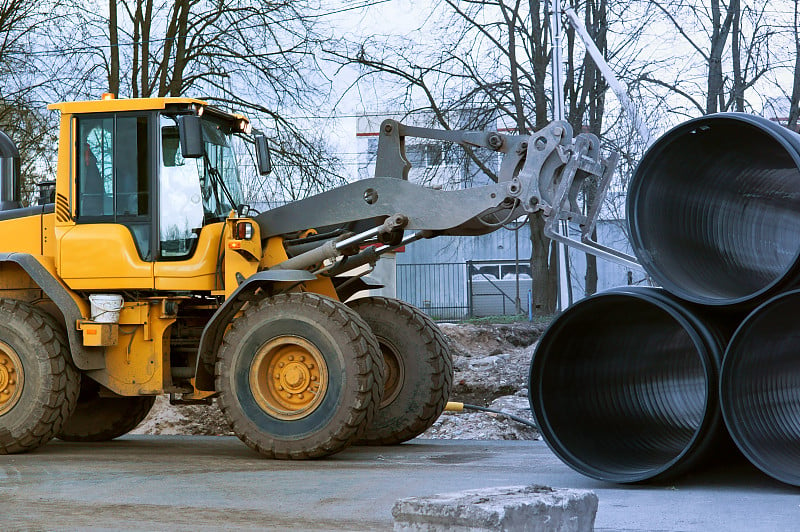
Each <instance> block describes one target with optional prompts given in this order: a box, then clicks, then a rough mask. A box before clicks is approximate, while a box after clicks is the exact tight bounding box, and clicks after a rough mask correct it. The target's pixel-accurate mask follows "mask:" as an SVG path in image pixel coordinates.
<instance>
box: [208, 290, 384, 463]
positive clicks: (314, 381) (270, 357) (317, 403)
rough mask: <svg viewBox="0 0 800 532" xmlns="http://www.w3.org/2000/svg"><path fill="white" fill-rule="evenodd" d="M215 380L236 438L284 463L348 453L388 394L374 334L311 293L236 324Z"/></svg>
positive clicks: (282, 299) (276, 302)
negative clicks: (385, 394)
mask: <svg viewBox="0 0 800 532" xmlns="http://www.w3.org/2000/svg"><path fill="white" fill-rule="evenodd" d="M215 374H216V389H217V390H218V391H219V392H220V398H219V404H220V408H221V409H222V412H223V413H224V414H225V416H226V418H227V419H228V421H229V423H230V424H231V429H232V430H233V432H234V433H235V434H236V435H237V436H238V437H239V439H241V440H242V441H243V442H244V443H245V444H247V445H248V446H249V447H251V448H252V449H254V450H256V451H258V452H259V453H261V454H263V455H264V456H267V457H270V458H279V459H306V458H318V457H322V456H326V455H330V454H333V453H336V452H339V451H341V450H342V449H344V448H345V447H347V446H348V445H350V443H351V442H352V441H354V440H355V439H356V438H357V437H358V436H359V434H360V432H361V431H362V430H363V429H364V427H365V426H366V425H367V424H368V423H369V422H370V421H371V420H372V418H373V417H374V415H375V412H376V410H377V408H378V405H379V403H380V398H381V393H382V390H383V365H382V359H381V354H380V350H379V348H378V342H377V340H376V339H375V337H374V336H373V334H372V332H371V331H370V329H369V327H368V326H367V325H366V324H365V323H364V322H363V320H361V318H359V317H358V315H357V314H356V313H355V312H353V311H351V310H350V309H348V308H347V307H346V306H345V305H343V304H341V303H339V302H338V301H334V300H332V299H329V298H326V297H323V296H319V295H317V294H308V293H302V294H301V293H292V294H281V295H278V296H275V297H272V298H268V299H264V300H262V301H259V302H257V303H254V304H253V305H252V306H251V307H249V308H248V309H247V310H246V311H245V312H244V314H243V315H242V316H241V317H239V318H237V319H236V320H234V321H233V323H232V324H231V328H230V329H229V330H228V332H227V333H226V334H225V337H224V339H223V342H222V346H221V348H220V351H219V356H218V359H217V364H216V367H215Z"/></svg>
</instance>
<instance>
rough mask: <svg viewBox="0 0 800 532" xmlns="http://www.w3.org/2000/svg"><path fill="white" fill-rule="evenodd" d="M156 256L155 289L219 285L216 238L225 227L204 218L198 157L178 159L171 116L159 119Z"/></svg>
mask: <svg viewBox="0 0 800 532" xmlns="http://www.w3.org/2000/svg"><path fill="white" fill-rule="evenodd" d="M157 138H158V139H159V141H160V143H159V155H158V163H157V166H158V202H157V204H158V213H159V217H158V231H157V239H156V240H157V247H158V257H157V259H156V262H155V266H154V275H155V288H156V289H157V290H172V291H176V290H178V291H197V290H202V291H214V290H219V289H220V288H221V286H222V282H223V281H222V278H221V272H220V268H221V256H222V253H223V250H222V249H221V247H220V238H221V235H222V230H223V227H224V226H225V224H224V223H223V222H219V221H216V222H215V220H216V218H209V217H208V216H207V212H206V211H207V208H206V207H205V206H204V205H205V204H206V203H207V201H206V200H204V194H203V188H202V185H201V183H203V182H204V181H203V180H204V178H205V170H204V165H205V161H204V159H203V158H198V159H186V158H184V157H183V156H182V155H181V147H180V137H179V134H178V123H177V119H176V118H175V117H174V116H168V115H161V116H160V117H159V130H158V134H157Z"/></svg>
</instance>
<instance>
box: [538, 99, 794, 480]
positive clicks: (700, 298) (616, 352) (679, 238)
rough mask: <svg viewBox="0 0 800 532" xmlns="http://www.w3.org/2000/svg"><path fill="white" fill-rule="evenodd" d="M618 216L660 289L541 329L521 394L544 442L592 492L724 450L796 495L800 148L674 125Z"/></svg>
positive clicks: (742, 127) (626, 294)
mask: <svg viewBox="0 0 800 532" xmlns="http://www.w3.org/2000/svg"><path fill="white" fill-rule="evenodd" d="M627 209H628V221H629V224H630V233H631V244H632V247H633V250H634V253H635V254H636V256H637V258H638V259H639V262H640V263H641V264H642V266H643V268H644V269H645V271H646V272H647V273H648V274H649V275H650V276H651V278H652V279H653V280H654V281H655V283H656V284H658V285H660V286H661V287H663V288H659V289H655V288H638V289H637V288H631V287H626V288H617V289H612V290H610V291H608V292H604V293H601V294H598V295H595V296H592V297H589V298H587V299H585V300H583V301H580V302H578V303H577V304H575V305H573V306H572V307H570V308H569V309H567V310H566V311H565V312H564V313H562V314H561V315H560V316H559V317H558V318H557V319H556V320H555V321H554V322H553V324H552V325H551V326H550V328H548V330H547V331H546V332H545V334H544V335H543V336H542V339H541V340H540V342H539V346H538V347H537V349H536V352H535V354H534V358H533V360H532V362H531V371H530V383H529V390H530V401H531V409H532V410H533V413H534V416H535V418H536V420H537V423H538V425H539V427H540V430H541V432H542V436H543V438H544V439H545V441H546V442H547V443H548V445H549V446H550V447H551V449H552V450H553V451H554V452H555V453H556V454H557V455H558V456H559V457H560V458H561V459H562V460H563V461H564V462H565V463H567V465H569V466H571V467H572V468H573V469H576V470H577V471H579V472H581V473H583V474H585V475H588V476H590V477H593V478H597V479H601V480H607V481H613V482H641V481H646V480H659V479H663V478H667V477H672V476H675V475H678V474H680V473H683V472H686V471H688V470H691V469H693V468H694V467H696V466H698V465H702V464H707V463H709V460H712V459H719V458H721V457H728V456H732V452H733V450H734V449H735V447H738V449H739V450H740V451H741V452H742V454H744V456H746V457H747V458H748V459H749V460H750V461H751V462H752V463H753V464H755V465H756V466H757V467H759V468H760V469H761V470H763V471H764V472H766V473H767V474H768V475H770V476H772V477H774V478H776V479H778V480H781V481H783V482H786V483H789V484H793V485H796V486H800V324H799V323H798V321H800V320H798V319H796V318H795V317H796V316H800V290H798V289H799V288H800V135H797V134H795V133H793V132H791V131H790V130H788V129H785V128H783V127H781V126H779V125H778V124H775V123H773V122H770V121H769V120H766V119H763V118H760V117H756V116H751V115H745V114H736V113H726V114H718V115H711V116H707V117H703V118H699V119H696V120H691V121H689V122H686V123H684V124H682V125H680V126H678V127H676V128H675V129H673V130H671V131H669V132H668V133H667V134H665V135H664V136H663V137H662V138H660V139H659V140H658V141H657V142H656V143H655V144H654V145H653V146H652V147H651V148H650V149H649V150H648V151H647V153H646V154H645V156H644V157H643V159H642V161H641V163H640V164H639V166H638V167H637V170H636V172H635V174H634V176H633V179H632V181H631V184H630V188H629V192H628V204H627ZM726 429H727V430H726ZM731 439H732V440H733V443H735V447H734V445H733V444H732V443H731ZM733 454H735V452H734V453H733Z"/></svg>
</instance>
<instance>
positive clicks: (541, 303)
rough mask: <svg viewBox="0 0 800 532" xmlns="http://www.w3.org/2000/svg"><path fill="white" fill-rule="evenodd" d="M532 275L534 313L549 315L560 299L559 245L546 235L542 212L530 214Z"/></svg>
mask: <svg viewBox="0 0 800 532" xmlns="http://www.w3.org/2000/svg"><path fill="white" fill-rule="evenodd" d="M530 227H531V277H532V278H533V313H534V315H536V316H549V315H551V314H554V313H555V311H556V303H557V300H558V246H557V245H556V243H555V242H553V241H552V240H550V239H549V238H547V237H546V236H544V218H542V215H541V213H536V214H532V215H531V216H530Z"/></svg>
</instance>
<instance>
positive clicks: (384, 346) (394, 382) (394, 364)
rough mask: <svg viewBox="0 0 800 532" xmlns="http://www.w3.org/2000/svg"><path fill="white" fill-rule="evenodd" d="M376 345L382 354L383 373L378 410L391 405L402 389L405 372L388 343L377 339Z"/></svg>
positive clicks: (401, 362)
mask: <svg viewBox="0 0 800 532" xmlns="http://www.w3.org/2000/svg"><path fill="white" fill-rule="evenodd" d="M378 343H379V344H380V347H381V354H383V367H384V371H385V379H384V386H383V399H381V404H380V408H385V407H387V406H389V405H390V404H392V402H393V401H394V400H395V399H396V398H397V396H398V395H399V394H400V390H402V389H403V382H404V381H405V378H406V371H405V367H404V366H403V361H402V359H401V358H400V355H399V354H398V353H397V350H396V349H395V348H394V347H393V346H391V345H389V343H388V341H387V340H386V339H384V338H378Z"/></svg>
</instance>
